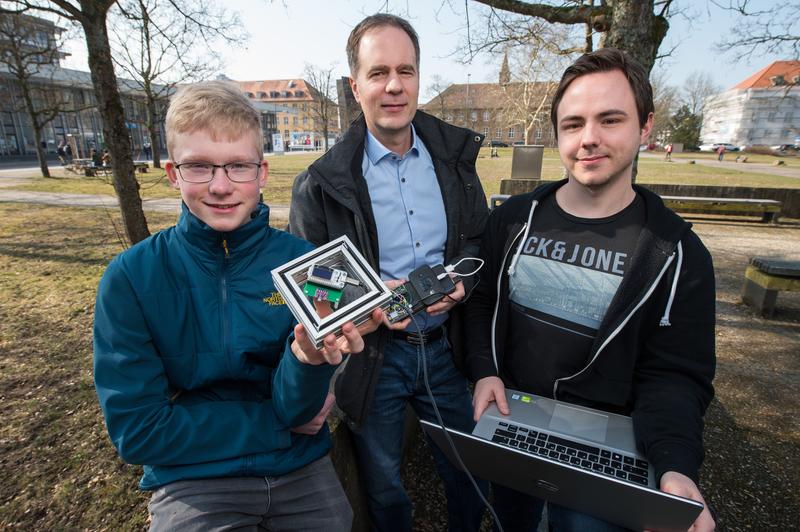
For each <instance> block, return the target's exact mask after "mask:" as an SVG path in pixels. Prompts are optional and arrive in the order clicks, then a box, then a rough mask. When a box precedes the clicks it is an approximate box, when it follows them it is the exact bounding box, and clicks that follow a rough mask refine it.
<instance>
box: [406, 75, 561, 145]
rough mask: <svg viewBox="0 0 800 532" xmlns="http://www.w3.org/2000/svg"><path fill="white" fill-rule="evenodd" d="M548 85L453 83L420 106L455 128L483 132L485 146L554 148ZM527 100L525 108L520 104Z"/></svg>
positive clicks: (552, 85)
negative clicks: (497, 144)
mask: <svg viewBox="0 0 800 532" xmlns="http://www.w3.org/2000/svg"><path fill="white" fill-rule="evenodd" d="M553 89H554V84H553V83H551V82H531V83H521V82H510V83H466V84H457V83H456V84H452V85H450V86H449V87H447V88H446V89H445V90H444V91H442V92H441V93H440V94H438V95H437V96H435V97H434V98H432V99H431V100H430V101H428V102H427V103H425V104H424V105H422V106H421V109H423V110H424V111H426V112H428V113H430V114H432V115H435V116H437V117H439V118H441V119H442V120H444V121H446V122H448V123H451V124H454V125H456V126H461V127H466V128H469V129H471V130H473V131H477V132H478V133H483V135H484V136H485V137H486V141H485V142H486V143H489V142H491V141H494V142H503V143H506V144H508V145H509V146H511V145H513V144H524V143H525V138H526V137H525V133H526V131H527V134H528V136H527V139H528V140H527V142H528V144H544V145H545V146H555V145H556V142H555V137H554V135H553V128H552V126H551V125H550V102H551V100H552V92H553ZM524 101H527V102H529V103H528V104H527V105H519V104H520V103H522V102H524Z"/></svg>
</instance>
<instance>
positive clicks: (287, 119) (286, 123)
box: [283, 116, 289, 126]
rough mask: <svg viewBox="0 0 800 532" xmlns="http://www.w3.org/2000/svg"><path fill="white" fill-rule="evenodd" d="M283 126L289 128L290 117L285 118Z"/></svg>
mask: <svg viewBox="0 0 800 532" xmlns="http://www.w3.org/2000/svg"><path fill="white" fill-rule="evenodd" d="M283 125H284V126H288V125H289V117H288V116H284V117H283Z"/></svg>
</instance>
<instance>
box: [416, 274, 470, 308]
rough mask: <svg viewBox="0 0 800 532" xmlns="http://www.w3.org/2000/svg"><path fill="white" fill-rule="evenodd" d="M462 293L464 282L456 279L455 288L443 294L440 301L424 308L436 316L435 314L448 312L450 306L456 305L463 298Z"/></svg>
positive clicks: (463, 293)
mask: <svg viewBox="0 0 800 532" xmlns="http://www.w3.org/2000/svg"><path fill="white" fill-rule="evenodd" d="M464 295H465V292H464V283H462V282H461V281H458V282H457V283H456V289H455V290H454V291H453V292H451V293H450V294H448V295H446V296H444V297H443V298H442V299H441V300H440V301H438V302H436V303H434V304H433V305H431V306H429V307H427V308H426V309H425V310H426V311H427V313H428V314H430V315H431V316H436V315H437V314H444V313H445V312H448V311H449V310H450V309H451V308H453V307H454V306H456V304H457V303H458V302H459V301H461V300H462V299H464Z"/></svg>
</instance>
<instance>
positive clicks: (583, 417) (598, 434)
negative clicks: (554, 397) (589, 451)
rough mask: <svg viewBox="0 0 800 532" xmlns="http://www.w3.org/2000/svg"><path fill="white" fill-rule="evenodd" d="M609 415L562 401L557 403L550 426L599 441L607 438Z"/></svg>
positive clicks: (563, 431)
mask: <svg viewBox="0 0 800 532" xmlns="http://www.w3.org/2000/svg"><path fill="white" fill-rule="evenodd" d="M607 427H608V416H605V415H603V414H599V413H595V412H587V411H586V410H582V409H580V408H574V407H571V406H568V405H565V404H562V403H558V404H556V405H555V408H554V409H553V416H552V417H551V418H550V425H549V428H550V429H552V430H555V431H558V432H562V433H564V434H572V435H573V436H577V437H579V438H586V439H587V440H593V441H596V442H598V443H603V442H605V440H606V428H607Z"/></svg>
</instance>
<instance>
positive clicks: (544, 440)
mask: <svg viewBox="0 0 800 532" xmlns="http://www.w3.org/2000/svg"><path fill="white" fill-rule="evenodd" d="M499 425H500V426H499V427H498V428H497V429H496V430H495V431H494V436H492V441H493V442H494V443H499V444H500V445H505V446H507V447H513V448H515V449H518V450H520V451H525V452H526V453H529V454H536V455H539V456H541V457H544V458H549V459H551V460H554V461H557V462H563V463H566V464H570V465H572V466H575V467H580V468H583V469H586V470H588V471H594V472H595V473H599V474H601V475H606V476H609V477H615V478H618V479H621V480H628V481H630V482H635V483H636V484H641V485H642V486H647V477H648V464H647V462H646V461H645V460H641V459H639V458H635V457H633V456H628V455H625V454H621V453H618V452H615V451H609V450H608V449H602V448H600V447H594V446H591V445H586V444H583V443H579V442H576V441H572V440H567V439H565V438H561V437H559V436H555V435H553V434H548V433H546V432H537V431H535V430H534V429H528V428H526V427H520V426H517V425H514V424H511V423H506V422H505V421H500V422H499Z"/></svg>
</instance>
